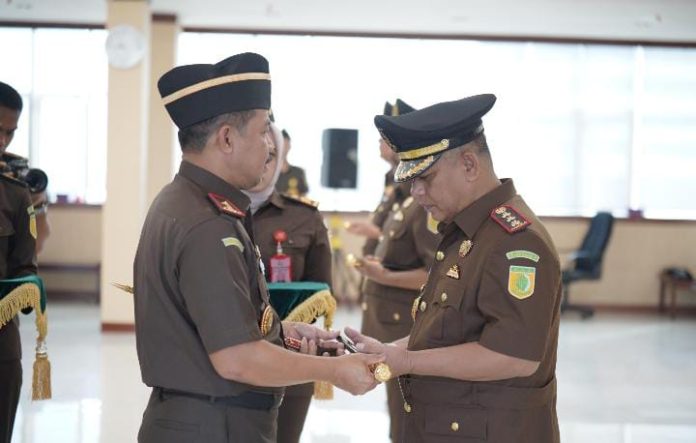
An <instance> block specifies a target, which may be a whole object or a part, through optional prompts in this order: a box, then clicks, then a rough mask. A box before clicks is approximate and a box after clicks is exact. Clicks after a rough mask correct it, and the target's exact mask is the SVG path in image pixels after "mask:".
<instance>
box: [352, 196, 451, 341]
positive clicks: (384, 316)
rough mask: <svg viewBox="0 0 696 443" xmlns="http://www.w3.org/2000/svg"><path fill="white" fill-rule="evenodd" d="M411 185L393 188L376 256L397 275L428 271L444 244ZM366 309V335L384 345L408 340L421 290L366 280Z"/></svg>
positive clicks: (364, 292) (364, 317) (364, 318)
mask: <svg viewBox="0 0 696 443" xmlns="http://www.w3.org/2000/svg"><path fill="white" fill-rule="evenodd" d="M409 188H410V184H409V183H401V184H399V185H396V186H395V187H394V188H393V192H392V194H393V195H392V196H391V197H390V198H389V199H388V201H391V202H392V203H391V207H390V208H389V209H388V210H385V211H384V212H386V214H387V216H386V219H385V220H384V223H383V225H382V235H381V236H380V238H379V242H378V243H377V247H376V248H375V252H374V255H375V256H376V257H377V258H379V259H380V260H381V261H382V265H383V266H384V267H385V268H387V269H390V270H393V271H408V270H412V269H418V268H425V269H428V268H429V267H430V264H431V263H432V262H433V259H434V257H435V249H436V248H437V244H438V243H439V241H440V235H439V233H438V232H437V230H436V227H435V226H433V224H432V223H429V222H428V219H429V217H428V213H427V212H426V211H425V210H424V209H423V208H422V207H421V206H420V205H418V203H416V202H415V201H414V199H413V197H411V196H410V195H409ZM362 293H363V294H364V299H363V304H362V308H363V311H365V312H364V314H363V326H362V329H363V333H365V334H367V335H369V336H372V337H375V338H377V339H379V340H382V341H393V340H396V339H398V338H402V337H405V336H406V335H408V333H409V331H410V330H411V325H412V324H413V319H412V318H411V306H412V304H413V299H414V298H416V297H417V296H418V291H417V290H408V289H403V288H396V287H392V286H385V285H382V284H379V283H377V282H375V281H373V280H370V279H367V278H366V279H364V282H363V286H362Z"/></svg>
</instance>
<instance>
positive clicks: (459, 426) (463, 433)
mask: <svg viewBox="0 0 696 443" xmlns="http://www.w3.org/2000/svg"><path fill="white" fill-rule="evenodd" d="M487 427H488V418H487V415H486V411H485V410H483V409H480V408H476V407H458V406H447V407H444V406H432V405H430V406H427V407H426V410H425V435H426V437H427V440H426V441H428V442H433V443H435V442H443V443H444V442H455V441H467V442H475V441H486V438H487Z"/></svg>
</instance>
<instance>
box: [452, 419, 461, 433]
mask: <svg viewBox="0 0 696 443" xmlns="http://www.w3.org/2000/svg"><path fill="white" fill-rule="evenodd" d="M450 428H452V430H453V431H454V432H457V431H458V430H459V423H457V422H456V421H453V422H452V425H451V426H450Z"/></svg>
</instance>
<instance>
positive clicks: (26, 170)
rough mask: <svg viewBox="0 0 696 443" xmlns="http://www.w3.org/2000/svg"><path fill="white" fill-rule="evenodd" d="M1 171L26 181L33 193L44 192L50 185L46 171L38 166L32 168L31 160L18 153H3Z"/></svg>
mask: <svg viewBox="0 0 696 443" xmlns="http://www.w3.org/2000/svg"><path fill="white" fill-rule="evenodd" d="M0 173H1V174H5V175H8V176H10V177H12V178H14V179H16V180H19V181H21V182H24V183H26V184H27V186H28V187H29V192H31V193H32V194H38V193H40V192H43V191H45V190H46V187H47V186H48V176H47V175H46V173H45V172H43V171H42V170H41V169H38V168H30V167H29V160H27V159H26V158H24V157H20V156H18V155H14V154H9V153H5V154H3V155H2V161H0Z"/></svg>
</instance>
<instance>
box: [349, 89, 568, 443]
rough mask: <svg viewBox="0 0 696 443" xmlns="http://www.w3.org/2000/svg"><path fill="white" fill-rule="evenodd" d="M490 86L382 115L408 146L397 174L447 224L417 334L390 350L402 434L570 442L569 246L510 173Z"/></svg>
mask: <svg viewBox="0 0 696 443" xmlns="http://www.w3.org/2000/svg"><path fill="white" fill-rule="evenodd" d="M494 102H495V97H494V96H493V95H491V94H485V95H479V96H474V97H469V98H466V99H463V100H459V101H454V102H446V103H440V104H437V105H433V106H430V107H428V108H425V109H423V110H420V111H416V112H414V113H411V114H408V115H405V116H402V117H382V116H377V117H375V124H376V125H377V127H378V128H379V129H380V131H381V132H382V135H383V136H384V138H385V139H387V140H388V141H389V143H390V144H391V145H392V146H393V148H394V149H395V150H396V151H397V152H398V153H399V158H400V159H401V163H400V164H399V167H398V168H397V171H396V176H395V178H396V180H397V181H406V180H411V181H412V185H411V194H412V195H413V196H414V197H415V198H416V200H417V201H418V203H419V204H421V205H422V206H423V207H425V208H426V209H427V210H428V211H429V212H431V213H432V215H433V216H434V217H435V218H436V219H438V220H440V221H441V222H442V223H441V224H440V225H439V229H440V231H441V232H442V235H443V239H442V241H441V243H440V245H439V247H438V251H437V253H436V256H435V262H434V264H433V266H432V268H431V270H430V275H429V277H428V282H427V284H426V286H425V287H424V289H423V291H422V293H421V296H420V297H419V299H417V300H416V302H415V303H414V306H413V313H414V316H415V324H414V326H413V329H412V330H411V334H410V336H409V337H405V338H404V339H401V340H398V341H396V342H394V343H392V344H389V345H381V344H380V343H378V342H377V341H376V340H372V339H370V338H368V337H363V336H360V335H359V334H357V333H356V332H355V331H349V334H350V335H352V337H353V338H354V339H355V340H356V341H358V342H361V343H362V344H361V345H360V347H363V348H364V349H365V350H368V351H377V352H386V354H387V362H388V363H389V364H390V366H391V368H392V370H393V373H394V374H395V375H403V376H401V377H399V382H400V385H401V388H402V391H403V395H404V410H405V412H406V414H405V422H404V427H403V428H402V433H401V437H400V441H403V442H432V441H440V440H442V441H444V440H447V441H488V442H499V443H509V442H515V443H524V442H529V443H553V442H558V441H559V433H558V423H557V418H556V377H555V367H556V348H557V343H558V322H559V302H560V294H561V280H560V267H559V261H558V255H557V253H556V250H555V247H554V245H553V242H552V241H551V238H550V237H549V235H548V233H547V232H546V230H545V229H544V227H543V225H542V224H541V222H540V221H539V219H538V218H537V217H536V216H535V215H534V213H533V212H532V211H531V209H529V207H528V206H527V204H526V203H525V202H524V200H523V199H522V198H521V197H520V196H519V195H517V192H516V191H515V187H514V185H513V183H512V181H511V180H509V179H502V180H499V179H498V178H497V177H496V175H495V172H494V170H493V164H492V161H491V158H490V153H489V151H488V146H487V144H486V139H485V137H484V134H483V126H482V123H481V117H482V116H483V115H484V114H486V113H487V112H488V111H489V110H490V109H491V108H492V106H493V104H494Z"/></svg>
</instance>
